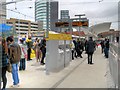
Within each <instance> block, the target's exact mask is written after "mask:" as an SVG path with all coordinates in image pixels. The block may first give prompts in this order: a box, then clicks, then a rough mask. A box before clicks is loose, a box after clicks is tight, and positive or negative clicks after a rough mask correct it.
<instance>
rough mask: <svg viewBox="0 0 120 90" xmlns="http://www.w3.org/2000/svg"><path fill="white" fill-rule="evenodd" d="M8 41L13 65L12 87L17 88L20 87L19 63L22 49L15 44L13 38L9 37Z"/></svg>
mask: <svg viewBox="0 0 120 90" xmlns="http://www.w3.org/2000/svg"><path fill="white" fill-rule="evenodd" d="M6 40H7V43H8V45H9V48H8V55H9V60H10V63H11V65H12V78H13V85H12V86H11V87H13V88H16V87H19V76H18V63H19V62H20V59H21V48H20V46H19V44H17V43H15V42H14V40H13V38H11V37H7V39H6Z"/></svg>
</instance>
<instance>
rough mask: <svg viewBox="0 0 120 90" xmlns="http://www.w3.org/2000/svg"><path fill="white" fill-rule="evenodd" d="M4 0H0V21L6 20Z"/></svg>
mask: <svg viewBox="0 0 120 90" xmlns="http://www.w3.org/2000/svg"><path fill="white" fill-rule="evenodd" d="M5 3H6V0H0V23H5V22H6V5H5Z"/></svg>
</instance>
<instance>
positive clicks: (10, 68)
mask: <svg viewBox="0 0 120 90" xmlns="http://www.w3.org/2000/svg"><path fill="white" fill-rule="evenodd" d="M7 71H8V72H9V73H11V72H12V65H11V63H10V61H8V65H7Z"/></svg>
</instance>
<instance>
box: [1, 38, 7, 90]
mask: <svg viewBox="0 0 120 90" xmlns="http://www.w3.org/2000/svg"><path fill="white" fill-rule="evenodd" d="M1 48H2V49H1V50H2V81H3V87H2V90H5V89H6V85H7V77H6V71H7V65H8V61H7V60H8V59H7V54H8V47H7V44H6V40H5V39H2V47H1Z"/></svg>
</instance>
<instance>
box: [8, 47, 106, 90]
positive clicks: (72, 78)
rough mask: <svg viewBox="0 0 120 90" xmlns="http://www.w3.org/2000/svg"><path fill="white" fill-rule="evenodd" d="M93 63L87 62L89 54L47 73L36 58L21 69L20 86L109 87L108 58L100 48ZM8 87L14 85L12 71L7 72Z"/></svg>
mask: <svg viewBox="0 0 120 90" xmlns="http://www.w3.org/2000/svg"><path fill="white" fill-rule="evenodd" d="M93 62H94V64H93V65H89V64H87V55H86V54H84V53H83V58H78V59H75V60H73V61H71V62H70V65H69V66H67V67H65V69H63V70H62V71H60V72H58V73H50V75H46V73H45V66H42V65H40V64H39V63H37V62H36V60H32V61H27V69H26V70H25V71H19V76H20V87H19V88H107V80H106V77H105V74H106V71H107V69H106V67H107V64H106V63H107V59H105V58H104V56H103V55H102V54H101V51H100V48H98V49H97V51H96V52H95V54H94V56H93ZM7 77H8V84H7V88H9V86H10V85H12V82H13V81H12V77H11V73H7Z"/></svg>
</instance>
